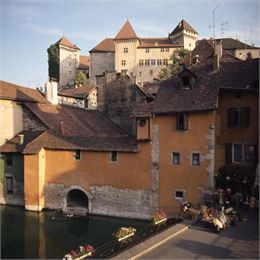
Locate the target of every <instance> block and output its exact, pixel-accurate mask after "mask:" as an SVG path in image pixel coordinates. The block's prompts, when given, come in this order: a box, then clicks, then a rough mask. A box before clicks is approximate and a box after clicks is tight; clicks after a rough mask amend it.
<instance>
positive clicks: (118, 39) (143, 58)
mask: <svg viewBox="0 0 260 260" xmlns="http://www.w3.org/2000/svg"><path fill="white" fill-rule="evenodd" d="M197 36H198V33H197V32H196V31H195V30H194V29H193V28H192V27H191V26H190V25H189V24H188V23H187V22H186V21H185V20H182V21H181V22H180V23H179V24H178V26H177V27H176V28H175V29H174V30H173V31H172V33H171V34H169V35H168V37H164V38H140V37H138V36H137V35H136V33H135V31H134V29H133V28H132V26H131V24H130V22H129V21H126V23H125V24H124V25H123V26H122V28H121V29H120V30H119V32H118V33H117V35H116V36H115V38H114V39H105V40H104V41H102V42H101V43H100V44H98V45H97V46H96V47H95V48H93V49H92V50H91V51H90V53H91V54H90V56H91V70H92V72H91V73H90V78H91V82H93V83H95V80H96V78H95V77H96V76H98V75H99V74H102V73H104V72H105V71H106V70H107V71H113V70H115V71H116V72H122V71H126V72H127V73H128V75H130V76H134V77H135V78H136V83H137V84H138V85H139V86H140V85H142V84H143V83H144V82H149V81H153V80H154V79H156V78H158V74H159V72H160V70H161V68H163V67H165V66H167V65H168V63H169V62H170V56H171V55H172V54H173V51H174V50H176V49H178V48H180V47H184V48H186V49H188V50H192V49H193V48H194V47H195V42H196V40H197ZM104 61H106V64H107V65H105V67H104V65H103V62H104ZM113 65H114V67H112V66H113Z"/></svg>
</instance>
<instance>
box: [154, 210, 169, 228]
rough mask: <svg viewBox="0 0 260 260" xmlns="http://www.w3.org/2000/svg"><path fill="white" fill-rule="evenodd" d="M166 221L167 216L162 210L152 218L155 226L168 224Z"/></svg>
mask: <svg viewBox="0 0 260 260" xmlns="http://www.w3.org/2000/svg"><path fill="white" fill-rule="evenodd" d="M166 220H167V218H166V214H165V213H164V212H163V211H162V210H159V211H157V212H155V213H154V215H153V218H152V221H153V224H154V225H158V224H161V223H164V222H166Z"/></svg>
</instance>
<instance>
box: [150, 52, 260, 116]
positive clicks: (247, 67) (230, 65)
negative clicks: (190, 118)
mask: <svg viewBox="0 0 260 260" xmlns="http://www.w3.org/2000/svg"><path fill="white" fill-rule="evenodd" d="M212 64H213V59H212V57H210V58H208V59H206V60H205V61H204V62H202V63H199V64H194V65H193V66H191V67H190V68H189V69H188V70H187V71H190V72H192V73H193V74H195V75H196V77H197V78H196V80H195V84H194V86H193V88H191V89H183V88H182V87H181V80H180V78H178V77H175V78H171V79H169V80H166V81H163V82H162V83H161V86H160V89H159V92H158V94H157V97H156V99H155V101H154V103H153V112H154V113H158V114H160V113H174V112H188V111H203V110H211V109H216V108H217V105H218V103H217V102H218V92H219V89H223V88H229V89H231V88H238V89H248V88H249V89H250V88H254V87H258V84H259V83H257V82H259V60H257V59H256V60H252V61H236V62H234V60H232V61H230V59H229V58H225V57H224V58H223V59H222V60H221V63H220V68H219V70H218V71H217V72H213V66H212Z"/></svg>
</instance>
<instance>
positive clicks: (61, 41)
mask: <svg viewBox="0 0 260 260" xmlns="http://www.w3.org/2000/svg"><path fill="white" fill-rule="evenodd" d="M55 45H63V46H66V47H69V48H73V49H79V50H80V48H79V47H78V46H77V45H76V44H73V43H72V42H70V41H69V40H68V39H67V38H66V37H64V36H63V37H61V38H60V39H59V40H58V41H57V42H56V43H55Z"/></svg>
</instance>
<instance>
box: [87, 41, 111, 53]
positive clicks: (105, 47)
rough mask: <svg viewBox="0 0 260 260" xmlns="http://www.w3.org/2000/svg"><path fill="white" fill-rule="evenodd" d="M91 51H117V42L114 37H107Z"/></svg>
mask: <svg viewBox="0 0 260 260" xmlns="http://www.w3.org/2000/svg"><path fill="white" fill-rule="evenodd" d="M89 52H90V53H91V52H115V43H114V41H113V39H112V38H106V39H104V40H103V41H101V42H100V43H99V44H98V45H97V46H96V47H94V48H93V49H91V50H90V51H89Z"/></svg>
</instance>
